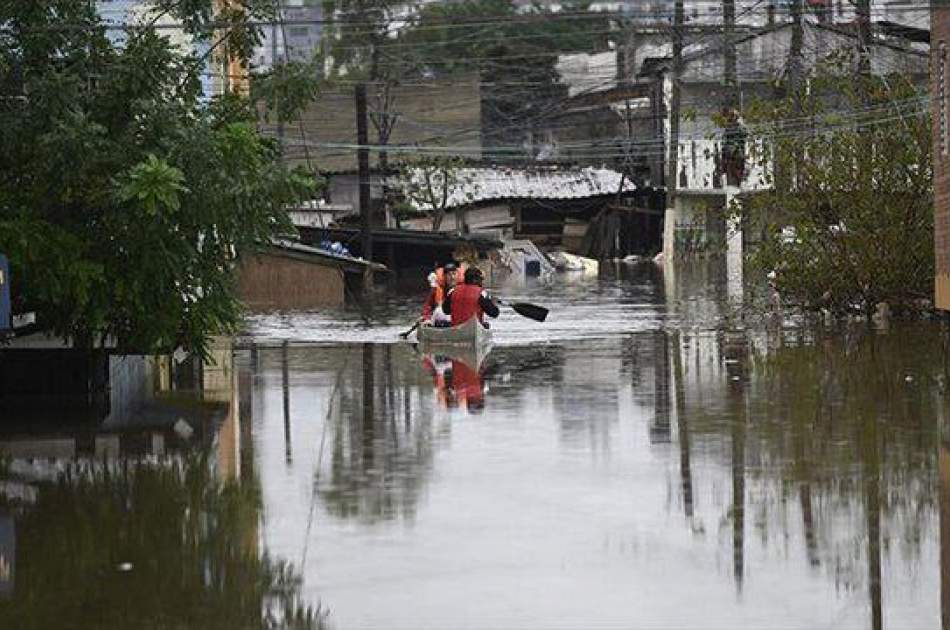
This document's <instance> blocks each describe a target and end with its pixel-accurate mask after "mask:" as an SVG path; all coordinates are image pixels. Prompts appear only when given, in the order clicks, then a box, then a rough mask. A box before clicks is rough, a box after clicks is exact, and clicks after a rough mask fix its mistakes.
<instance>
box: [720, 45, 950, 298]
mask: <svg viewBox="0 0 950 630" xmlns="http://www.w3.org/2000/svg"><path fill="white" fill-rule="evenodd" d="M846 67H847V62H843V61H841V60H838V61H837V62H835V63H832V64H829V65H828V66H826V67H824V68H823V69H822V70H820V71H819V73H818V75H817V76H815V77H814V78H812V79H811V81H810V83H809V85H808V86H807V88H803V89H802V90H800V91H797V92H796V91H793V93H792V94H790V95H788V97H787V98H785V99H784V100H778V101H773V102H770V103H764V104H763V103H760V104H758V105H756V106H754V107H751V108H750V109H749V110H748V111H747V112H746V119H747V120H748V121H749V122H750V123H751V124H752V125H753V126H754V127H756V128H758V129H759V130H765V131H764V133H762V134H761V135H760V139H762V140H764V142H756V141H755V140H754V139H753V141H752V142H751V145H750V146H752V147H753V148H754V147H758V148H759V149H758V151H757V154H756V156H755V159H757V160H761V161H762V162H763V164H764V165H765V166H767V168H768V170H769V171H770V172H771V176H770V179H771V181H770V183H771V184H772V187H771V190H769V191H768V192H763V193H756V194H753V195H750V196H748V197H746V198H744V199H742V200H741V202H740V203H739V205H738V211H740V212H741V213H742V214H743V215H745V219H746V221H747V224H758V225H761V226H763V237H762V242H761V243H760V244H759V246H758V247H757V248H756V249H755V251H754V253H753V254H752V262H753V263H754V265H755V266H756V267H758V268H760V269H762V270H764V271H767V272H771V273H772V274H774V275H773V282H774V284H775V286H776V288H777V289H778V291H779V293H780V294H781V295H782V296H783V297H784V298H786V300H788V301H790V302H793V303H796V304H798V305H800V306H802V307H804V308H805V309H810V310H818V309H828V310H829V311H831V312H832V313H835V314H846V313H849V312H860V313H863V314H870V313H871V311H872V310H873V309H874V308H875V306H876V305H877V304H879V303H881V302H886V303H888V304H889V305H890V307H891V309H892V310H893V311H895V312H900V311H904V312H906V311H910V310H915V309H918V308H920V307H921V305H922V301H923V300H925V299H929V298H930V296H931V293H932V284H933V273H934V271H933V270H934V253H933V208H932V198H933V191H932V185H931V151H930V133H931V130H930V122H929V117H928V116H927V113H926V110H925V109H924V108H922V107H921V106H920V101H919V94H918V92H917V90H916V89H915V86H914V85H913V84H912V83H911V82H910V79H909V78H908V77H906V76H898V75H893V76H887V77H872V76H856V75H854V74H853V73H850V72H847V71H843V69H844V68H846ZM798 112H800V114H799V115H797V116H793V113H798ZM802 117H804V118H802Z"/></svg>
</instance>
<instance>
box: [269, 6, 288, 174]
mask: <svg viewBox="0 0 950 630" xmlns="http://www.w3.org/2000/svg"><path fill="white" fill-rule="evenodd" d="M278 17H280V16H278ZM277 22H278V20H274V23H273V24H272V25H271V32H270V34H271V42H270V71H271V73H272V74H276V73H277V36H278V33H280V34H281V35H282V34H283V29H282V28H279V27H278V25H277ZM284 61H287V42H284ZM276 98H278V99H279V98H280V97H276ZM274 109H275V110H276V113H277V148H278V149H279V150H280V154H281V155H282V156H283V154H284V119H283V117H281V115H280V102H279V101H277V102H275V103H274Z"/></svg>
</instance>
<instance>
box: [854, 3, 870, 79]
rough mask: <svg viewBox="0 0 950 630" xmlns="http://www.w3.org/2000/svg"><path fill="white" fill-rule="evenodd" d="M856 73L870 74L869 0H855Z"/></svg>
mask: <svg viewBox="0 0 950 630" xmlns="http://www.w3.org/2000/svg"><path fill="white" fill-rule="evenodd" d="M855 13H856V16H857V22H858V74H861V75H864V76H868V75H870V74H871V0H857V3H856V4H855Z"/></svg>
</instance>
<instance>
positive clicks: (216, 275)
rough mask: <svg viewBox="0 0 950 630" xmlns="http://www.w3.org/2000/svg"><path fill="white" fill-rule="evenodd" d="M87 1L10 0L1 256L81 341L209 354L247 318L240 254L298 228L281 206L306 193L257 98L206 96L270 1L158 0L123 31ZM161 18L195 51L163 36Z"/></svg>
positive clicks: (43, 307)
mask: <svg viewBox="0 0 950 630" xmlns="http://www.w3.org/2000/svg"><path fill="white" fill-rule="evenodd" d="M92 5H93V3H88V2H74V1H71V0H37V1H36V2H28V3H24V2H15V1H11V0H0V145H2V146H3V149H4V150H3V152H2V154H0V250H2V251H4V252H5V253H7V255H8V256H9V257H10V259H11V263H12V269H13V274H12V275H13V281H14V291H15V299H16V301H17V305H18V306H19V307H20V308H21V309H28V310H34V311H36V312H37V314H38V320H39V322H40V324H41V325H43V326H44V327H46V328H48V329H49V330H51V331H53V332H54V333H56V334H58V335H61V336H63V337H69V338H72V339H74V340H75V342H76V343H77V344H79V345H82V346H89V345H91V344H93V343H95V342H96V341H97V340H98V339H102V338H105V337H111V338H113V339H115V340H116V342H117V343H118V345H119V347H120V349H123V350H130V351H137V352H158V351H168V350H171V349H173V348H175V347H176V346H179V345H181V346H184V347H186V348H189V349H197V350H199V351H201V350H203V349H204V348H205V345H206V342H207V340H208V338H209V337H210V336H211V335H214V334H221V333H227V332H230V331H232V330H233V329H234V327H235V326H236V324H237V321H238V317H239V304H238V302H237V299H236V295H235V286H234V275H235V269H236V261H237V259H238V258H239V257H240V256H241V255H242V254H244V253H246V252H250V251H253V250H254V248H255V247H257V246H258V244H260V243H262V242H265V241H267V240H268V239H269V238H271V237H272V236H274V235H276V234H282V233H287V232H288V231H290V230H292V226H291V224H290V223H289V220H288V218H287V215H286V213H285V211H284V207H285V206H286V205H287V204H288V203H290V202H293V201H295V200H298V199H301V198H304V197H306V196H308V195H310V194H312V188H313V184H312V178H308V177H306V176H304V175H303V174H302V173H296V172H290V171H288V170H287V169H285V168H284V167H283V165H282V164H281V161H280V155H279V152H278V149H277V147H276V146H275V144H274V143H273V142H271V141H269V140H267V139H264V138H262V137H261V136H259V135H258V133H257V132H256V129H255V112H254V111H253V109H252V108H251V107H250V106H249V103H248V101H247V100H246V99H244V98H242V97H241V96H238V95H234V94H229V95H226V96H223V97H219V98H214V99H210V100H209V99H206V98H205V97H204V95H203V94H202V91H201V77H202V73H204V72H205V71H206V69H207V63H208V62H209V60H213V59H215V55H216V53H219V52H225V51H226V52H228V53H229V54H231V55H245V56H246V55H248V54H249V53H250V51H251V49H252V48H253V45H254V44H255V43H256V42H259V41H260V34H259V33H258V32H257V31H256V27H254V26H253V24H252V23H251V22H250V20H252V19H255V18H261V17H266V16H267V15H268V13H267V12H266V11H267V9H268V7H272V5H273V3H272V2H271V1H270V0H255V1H251V0H246V1H244V2H241V3H231V5H230V6H229V8H227V9H225V10H224V12H220V13H215V11H214V6H215V3H214V2H213V1H212V0H187V1H180V0H178V1H172V0H160V1H158V2H156V3H155V5H156V9H155V11H154V12H153V13H151V14H149V15H150V16H154V17H150V22H148V23H145V24H144V25H143V26H141V27H140V28H135V29H132V30H130V31H128V32H127V33H126V34H125V36H124V37H122V38H117V37H110V33H109V32H108V31H107V29H106V28H105V26H104V25H103V24H102V22H101V21H100V19H99V17H98V15H97V14H96V12H95V10H94V8H93V6H92ZM163 15H169V16H171V17H172V18H174V19H176V20H177V21H180V22H182V23H183V24H184V27H185V29H186V30H187V32H188V34H189V35H190V36H191V37H192V38H193V40H194V41H195V43H196V44H197V45H196V46H195V50H194V51H183V50H180V49H179V48H178V47H176V46H174V45H172V44H171V43H170V42H169V39H168V38H167V37H163V36H162V35H161V33H160V32H159V31H156V29H155V28H154V26H153V25H154V22H155V20H156V19H158V18H160V17H161V16H163ZM222 24H224V26H222ZM198 51H200V52H198Z"/></svg>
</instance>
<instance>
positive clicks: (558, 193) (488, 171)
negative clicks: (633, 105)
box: [397, 167, 637, 210]
mask: <svg viewBox="0 0 950 630" xmlns="http://www.w3.org/2000/svg"><path fill="white" fill-rule="evenodd" d="M621 178H622V175H621V174H620V173H619V172H617V171H614V170H611V169H608V168H592V167H587V168H583V169H555V168H549V169H546V168H536V169H507V168H461V169H457V170H455V171H453V174H452V175H451V177H450V183H449V194H448V200H447V202H446V204H445V207H446V208H454V207H458V206H464V205H468V204H472V203H478V202H480V201H489V200H492V199H584V198H587V197H598V196H601V195H615V194H617V192H618V190H619V188H620V181H621ZM432 179H433V186H432V188H433V190H434V192H435V195H436V196H437V197H441V196H442V191H443V187H442V184H441V178H440V177H438V173H435V174H434V176H433V177H432ZM423 182H424V171H423V170H422V169H415V170H414V171H412V174H411V175H410V178H409V181H403V182H400V183H397V186H400V187H402V188H403V189H405V188H406V187H407V186H413V187H422V185H423ZM623 182H624V183H623V191H622V192H633V191H635V190H636V189H637V187H636V185H635V184H634V183H633V182H632V181H630V180H629V179H624V180H623ZM410 202H411V203H413V205H414V206H415V207H416V209H417V210H428V209H430V208H428V207H426V204H424V203H420V202H419V201H418V200H412V199H410Z"/></svg>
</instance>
